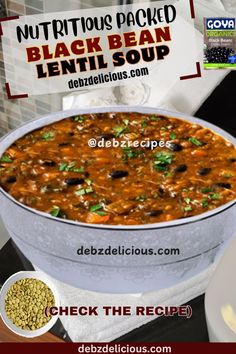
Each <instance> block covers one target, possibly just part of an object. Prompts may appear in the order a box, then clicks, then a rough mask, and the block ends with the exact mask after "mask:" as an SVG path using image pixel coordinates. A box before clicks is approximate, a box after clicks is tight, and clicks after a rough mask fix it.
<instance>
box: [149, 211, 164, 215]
mask: <svg viewBox="0 0 236 354" xmlns="http://www.w3.org/2000/svg"><path fill="white" fill-rule="evenodd" d="M161 214H163V210H151V211H148V212H146V213H145V216H159V215H161Z"/></svg>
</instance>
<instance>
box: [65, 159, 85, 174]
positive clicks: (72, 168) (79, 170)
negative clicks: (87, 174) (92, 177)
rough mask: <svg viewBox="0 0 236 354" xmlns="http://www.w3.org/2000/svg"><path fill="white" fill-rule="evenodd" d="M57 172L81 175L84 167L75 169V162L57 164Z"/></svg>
mask: <svg viewBox="0 0 236 354" xmlns="http://www.w3.org/2000/svg"><path fill="white" fill-rule="evenodd" d="M59 171H61V172H63V171H66V172H77V173H83V172H84V171H85V170H84V167H76V162H69V163H67V162H62V163H60V164H59Z"/></svg>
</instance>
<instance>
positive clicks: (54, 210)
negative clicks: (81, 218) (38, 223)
mask: <svg viewBox="0 0 236 354" xmlns="http://www.w3.org/2000/svg"><path fill="white" fill-rule="evenodd" d="M60 211H61V209H60V208H59V207H58V206H56V205H54V206H53V208H52V210H51V211H50V214H51V215H52V216H55V217H57V216H59V214H60Z"/></svg>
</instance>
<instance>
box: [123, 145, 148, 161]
mask: <svg viewBox="0 0 236 354" xmlns="http://www.w3.org/2000/svg"><path fill="white" fill-rule="evenodd" d="M122 150H123V153H124V155H123V157H124V159H132V158H135V157H138V156H140V155H142V154H143V153H144V152H143V151H141V150H137V149H135V148H131V147H126V148H123V149H122Z"/></svg>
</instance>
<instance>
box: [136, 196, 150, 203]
mask: <svg viewBox="0 0 236 354" xmlns="http://www.w3.org/2000/svg"><path fill="white" fill-rule="evenodd" d="M146 199H147V197H146V195H139V196H138V197H136V198H135V200H136V201H137V202H145V200H146Z"/></svg>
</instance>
